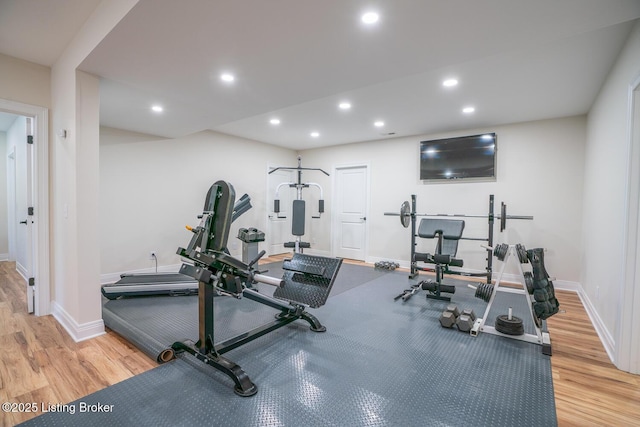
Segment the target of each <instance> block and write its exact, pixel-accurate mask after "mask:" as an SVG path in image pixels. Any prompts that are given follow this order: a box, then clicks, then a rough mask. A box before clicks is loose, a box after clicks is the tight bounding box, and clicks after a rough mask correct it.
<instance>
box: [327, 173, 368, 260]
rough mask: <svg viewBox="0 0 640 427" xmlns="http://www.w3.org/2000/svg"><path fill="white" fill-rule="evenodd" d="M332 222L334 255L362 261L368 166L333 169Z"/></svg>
mask: <svg viewBox="0 0 640 427" xmlns="http://www.w3.org/2000/svg"><path fill="white" fill-rule="evenodd" d="M334 182H335V185H334V187H333V188H334V191H333V193H334V201H335V203H334V206H335V209H336V211H335V212H336V215H335V216H334V221H333V233H332V234H333V236H334V238H333V239H334V242H333V246H334V249H335V250H334V253H335V256H338V257H342V258H350V259H356V260H362V261H364V260H365V258H366V247H367V207H368V195H369V188H368V186H369V182H368V169H367V166H362V165H360V166H349V167H340V168H336V171H335V181H334Z"/></svg>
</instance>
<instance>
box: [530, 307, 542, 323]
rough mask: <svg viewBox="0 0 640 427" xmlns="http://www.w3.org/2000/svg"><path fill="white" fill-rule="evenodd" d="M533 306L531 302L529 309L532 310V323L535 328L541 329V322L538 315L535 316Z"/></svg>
mask: <svg viewBox="0 0 640 427" xmlns="http://www.w3.org/2000/svg"><path fill="white" fill-rule="evenodd" d="M535 305H536V304H535V303H534V302H532V303H531V308H532V310H533V321H534V322H536V326H537V327H538V328H541V327H542V320H540V318H539V317H538V315H537V314H536V309H535Z"/></svg>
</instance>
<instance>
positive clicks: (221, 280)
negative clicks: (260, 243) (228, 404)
mask: <svg viewBox="0 0 640 427" xmlns="http://www.w3.org/2000/svg"><path fill="white" fill-rule="evenodd" d="M234 199H235V191H234V189H233V187H232V186H231V184H229V183H227V182H225V181H217V182H216V183H215V184H213V185H212V186H211V188H210V189H209V192H208V193H207V197H206V200H205V205H204V212H203V213H202V215H201V216H200V218H201V221H200V224H199V225H198V226H197V227H195V228H192V229H191V231H192V232H193V233H194V236H193V237H192V239H191V241H190V242H189V245H188V246H187V248H178V251H177V253H178V255H180V256H182V257H184V258H187V259H188V260H190V261H192V262H193V265H192V264H188V263H185V264H183V265H182V267H181V268H180V273H181V274H184V275H186V276H190V277H193V278H194V279H196V280H197V281H198V307H199V309H198V310H199V314H198V318H199V333H198V341H197V342H195V343H194V342H193V341H191V340H186V341H178V342H175V343H174V344H173V345H172V349H173V350H174V351H176V352H183V351H185V352H188V353H190V354H192V355H193V356H195V357H196V358H197V359H198V360H200V361H202V362H205V363H207V364H208V365H211V366H212V367H214V368H216V369H218V370H219V371H221V372H223V373H225V374H226V375H228V376H229V377H230V378H231V379H232V380H233V381H234V383H235V387H234V392H235V393H236V394H238V395H240V396H252V395H254V394H255V393H256V392H257V387H256V385H255V384H254V383H253V382H252V381H251V380H250V379H249V377H248V375H247V374H246V373H245V372H244V371H243V370H242V368H241V367H240V366H238V365H237V364H236V363H234V362H233V361H231V360H229V359H227V358H225V357H223V354H224V353H226V352H228V351H231V350H233V349H235V348H238V347H240V346H242V345H244V344H246V343H248V342H250V341H253V340H255V339H257V338H259V337H261V336H263V335H265V334H267V333H269V332H272V331H274V330H276V329H278V328H281V327H283V326H285V325H287V324H289V323H291V322H294V321H296V320H298V319H302V320H305V321H306V322H308V323H309V325H310V328H311V330H312V331H315V332H324V331H325V330H326V328H325V327H324V326H323V325H322V324H321V323H320V321H319V320H318V319H317V318H316V317H315V316H313V315H312V314H310V313H309V312H307V311H306V306H309V307H313V308H317V307H320V306H322V305H324V303H325V302H326V301H327V298H328V297H329V292H330V291H331V287H332V286H333V283H334V281H335V278H336V275H337V273H338V270H339V269H340V266H341V264H342V260H341V259H338V258H326V257H318V256H311V255H304V254H299V253H295V254H293V257H292V258H291V259H289V260H285V261H284V262H283V270H284V274H283V277H282V279H278V278H274V277H270V276H265V275H264V274H262V273H264V272H260V271H258V270H256V268H255V267H254V266H255V265H256V264H257V262H258V260H259V259H260V258H261V257H262V256H263V255H264V253H265V252H264V251H261V252H260V254H258V256H257V257H256V258H255V259H254V260H252V261H250V262H249V263H244V262H242V261H240V260H238V259H236V258H234V257H232V256H231V255H229V254H228V252H227V251H226V246H227V240H228V238H229V230H230V226H231V222H232V221H233V214H234ZM253 283H265V284H268V285H272V286H276V288H277V289H276V290H275V292H274V294H273V297H269V296H267V295H264V294H261V293H259V292H258V291H257V290H255V289H252V288H251V285H252V284H253ZM217 295H225V296H231V297H234V298H238V299H240V298H242V297H244V298H247V299H250V300H252V301H255V302H258V303H260V304H264V305H266V306H268V307H272V308H274V309H276V310H278V313H277V314H276V316H275V319H274V320H273V321H271V322H269V323H267V324H265V325H262V326H259V327H256V328H254V329H252V330H250V331H247V332H245V333H242V334H240V335H237V336H235V337H233V338H230V339H227V340H225V341H224V342H219V343H216V342H215V340H214V338H215V337H214V330H215V318H214V307H215V304H216V303H218V300H219V298H215V300H216V301H214V296H217Z"/></svg>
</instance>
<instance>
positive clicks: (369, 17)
mask: <svg viewBox="0 0 640 427" xmlns="http://www.w3.org/2000/svg"><path fill="white" fill-rule="evenodd" d="M360 19H361V20H362V22H364V23H365V24H367V25H372V24H375V23H376V22H378V20H379V19H380V15H379V14H378V13H377V12H366V13H364V14H362V17H361V18H360Z"/></svg>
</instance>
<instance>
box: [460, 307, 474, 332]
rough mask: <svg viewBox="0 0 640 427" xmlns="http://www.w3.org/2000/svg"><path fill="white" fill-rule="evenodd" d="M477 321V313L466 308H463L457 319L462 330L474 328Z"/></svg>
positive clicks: (467, 330) (466, 330)
mask: <svg viewBox="0 0 640 427" xmlns="http://www.w3.org/2000/svg"><path fill="white" fill-rule="evenodd" d="M475 321H476V314H475V313H474V312H473V310H471V309H469V308H466V309H464V310H462V314H460V316H458V319H457V320H456V326H457V327H458V330H459V331H460V332H469V331H470V330H471V328H473V323H474V322H475Z"/></svg>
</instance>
